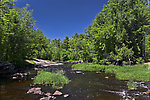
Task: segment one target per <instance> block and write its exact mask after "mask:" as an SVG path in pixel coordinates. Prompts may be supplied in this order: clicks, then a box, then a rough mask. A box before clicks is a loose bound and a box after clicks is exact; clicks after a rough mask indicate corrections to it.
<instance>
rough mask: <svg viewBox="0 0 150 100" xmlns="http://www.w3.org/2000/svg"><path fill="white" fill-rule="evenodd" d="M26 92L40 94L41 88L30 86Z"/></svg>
mask: <svg viewBox="0 0 150 100" xmlns="http://www.w3.org/2000/svg"><path fill="white" fill-rule="evenodd" d="M27 93H33V94H40V95H41V94H42V91H41V88H31V89H29V90H28V92H27Z"/></svg>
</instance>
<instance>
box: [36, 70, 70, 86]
mask: <svg viewBox="0 0 150 100" xmlns="http://www.w3.org/2000/svg"><path fill="white" fill-rule="evenodd" d="M68 83H69V80H68V78H67V77H66V76H64V75H62V74H60V73H51V72H45V71H39V72H38V75H37V76H36V77H35V79H34V84H50V85H52V87H53V88H59V87H63V86H64V85H65V84H68Z"/></svg>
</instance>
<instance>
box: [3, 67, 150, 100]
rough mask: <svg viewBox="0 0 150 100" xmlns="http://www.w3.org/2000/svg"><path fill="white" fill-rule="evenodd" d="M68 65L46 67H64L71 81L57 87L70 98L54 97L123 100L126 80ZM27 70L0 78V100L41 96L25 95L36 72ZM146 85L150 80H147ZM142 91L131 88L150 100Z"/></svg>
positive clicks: (29, 99) (142, 99)
mask: <svg viewBox="0 0 150 100" xmlns="http://www.w3.org/2000/svg"><path fill="white" fill-rule="evenodd" d="M70 66H71V65H64V66H51V67H49V68H46V69H45V70H47V71H50V72H56V71H58V70H63V71H64V72H65V75H66V76H67V77H68V78H69V80H70V82H69V84H68V85H65V86H64V88H63V89H60V90H59V91H61V92H62V93H63V94H69V97H67V98H64V97H63V96H57V98H56V100H66V99H67V100H123V95H122V92H123V91H127V90H128V89H127V81H120V80H117V79H115V76H114V75H113V74H105V73H104V72H84V71H82V72H80V71H75V70H72V68H71V67H70ZM29 72H31V75H30V76H28V77H27V78H26V79H20V80H12V79H8V78H0V100H39V99H40V98H41V97H43V96H40V95H34V94H26V92H27V91H28V89H30V88H31V87H33V86H31V85H32V84H33V81H32V80H31V77H33V76H34V74H35V71H29ZM76 72H77V73H78V74H77V73H76ZM106 77H107V78H106ZM144 84H145V83H144ZM146 84H149V83H148V82H147V83H146ZM34 87H39V86H34ZM40 87H42V91H43V92H45V93H46V92H50V93H53V92H54V91H55V89H52V88H51V87H50V86H40ZM144 91H146V90H145V89H143V88H139V89H138V90H136V91H130V95H131V97H132V98H135V99H136V100H150V97H149V96H148V95H146V94H143V92H144ZM137 94H138V95H137Z"/></svg>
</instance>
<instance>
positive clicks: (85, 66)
mask: <svg viewBox="0 0 150 100" xmlns="http://www.w3.org/2000/svg"><path fill="white" fill-rule="evenodd" d="M72 67H73V68H74V69H76V70H83V71H100V70H101V71H104V70H105V69H108V68H113V67H116V66H115V65H109V66H108V65H99V64H93V63H81V64H74V65H72ZM118 67H119V66H118Z"/></svg>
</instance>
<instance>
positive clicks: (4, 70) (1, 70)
mask: <svg viewBox="0 0 150 100" xmlns="http://www.w3.org/2000/svg"><path fill="white" fill-rule="evenodd" d="M15 72H16V70H15V66H14V65H13V64H12V63H5V62H3V63H0V74H3V75H5V74H12V73H15Z"/></svg>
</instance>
